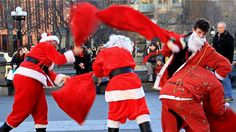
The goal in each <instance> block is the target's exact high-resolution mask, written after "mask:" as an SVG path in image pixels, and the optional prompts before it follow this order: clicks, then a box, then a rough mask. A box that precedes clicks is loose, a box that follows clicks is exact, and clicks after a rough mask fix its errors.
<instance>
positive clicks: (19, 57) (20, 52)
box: [7, 47, 27, 95]
mask: <svg viewBox="0 0 236 132" xmlns="http://www.w3.org/2000/svg"><path fill="white" fill-rule="evenodd" d="M26 53H27V51H25V50H24V48H21V47H20V48H18V49H17V51H16V53H15V54H14V55H13V57H12V60H11V62H10V65H11V70H10V71H9V75H8V76H7V82H8V86H9V87H8V95H13V92H14V88H13V87H14V86H13V83H12V80H13V78H14V72H15V71H16V69H17V68H18V67H19V66H20V64H21V63H22V62H23V61H24V58H25V54H26ZM10 72H11V73H10ZM10 76H11V77H10Z"/></svg>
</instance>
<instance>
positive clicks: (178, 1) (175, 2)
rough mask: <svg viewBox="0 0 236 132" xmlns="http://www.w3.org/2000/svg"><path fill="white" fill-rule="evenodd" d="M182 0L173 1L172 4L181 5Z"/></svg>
mask: <svg viewBox="0 0 236 132" xmlns="http://www.w3.org/2000/svg"><path fill="white" fill-rule="evenodd" d="M181 3H182V0H173V4H181Z"/></svg>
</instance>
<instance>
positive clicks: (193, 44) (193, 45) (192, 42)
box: [188, 32, 206, 52]
mask: <svg viewBox="0 0 236 132" xmlns="http://www.w3.org/2000/svg"><path fill="white" fill-rule="evenodd" d="M205 42H206V38H205V37H204V38H200V37H199V36H198V35H197V34H196V33H195V32H193V33H192V34H191V35H190V37H189V39H188V48H189V50H190V51H192V52H197V51H198V50H200V49H201V47H202V46H203V45H204V43H205Z"/></svg>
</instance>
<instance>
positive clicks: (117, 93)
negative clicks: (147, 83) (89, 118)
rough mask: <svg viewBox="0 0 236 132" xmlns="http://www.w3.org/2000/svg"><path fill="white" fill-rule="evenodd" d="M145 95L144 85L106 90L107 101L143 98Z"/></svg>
mask: <svg viewBox="0 0 236 132" xmlns="http://www.w3.org/2000/svg"><path fill="white" fill-rule="evenodd" d="M144 96H145V93H144V91H143V87H140V88H136V89H129V90H114V91H106V92H105V100H106V102H113V101H121V100H129V99H141V98H143V97H144Z"/></svg>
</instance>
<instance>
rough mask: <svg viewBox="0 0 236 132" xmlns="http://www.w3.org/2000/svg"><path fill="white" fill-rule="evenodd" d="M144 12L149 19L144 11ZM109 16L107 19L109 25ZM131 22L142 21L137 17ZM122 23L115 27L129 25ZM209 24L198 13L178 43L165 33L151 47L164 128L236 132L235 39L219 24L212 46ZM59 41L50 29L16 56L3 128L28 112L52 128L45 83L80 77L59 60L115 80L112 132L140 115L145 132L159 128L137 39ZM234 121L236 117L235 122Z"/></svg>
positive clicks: (110, 90)
mask: <svg viewBox="0 0 236 132" xmlns="http://www.w3.org/2000/svg"><path fill="white" fill-rule="evenodd" d="M81 6H82V5H81ZM113 8H117V9H120V8H122V7H121V6H117V7H116V6H114V7H111V8H109V9H111V10H113ZM124 8H125V9H127V8H128V7H124ZM80 9H83V8H81V7H80ZM109 9H108V10H105V11H108V12H105V13H104V12H100V13H101V14H99V15H98V16H100V17H101V16H102V15H104V14H105V15H106V16H107V17H108V18H109V15H108V14H109ZM122 9H123V8H122ZM128 10H129V9H128ZM136 12H137V11H134V12H129V13H131V14H132V13H136ZM103 13H104V14H103ZM107 13H108V14H107ZM119 15H121V16H122V15H123V14H122V13H120V14H119ZM136 15H137V14H136ZM133 16H135V15H133ZM139 16H140V17H141V19H142V16H141V15H140V14H139ZM100 17H99V19H100V20H101V21H103V20H104V21H105V18H104V17H101V18H100ZM111 17H112V16H111ZM124 19H125V18H124ZM141 19H140V21H142V20H141ZM145 19H146V18H145ZM108 20H110V19H108ZM130 20H131V19H130ZM109 22H112V21H109ZM109 22H108V23H106V24H108V25H109ZM116 22H118V21H116ZM126 22H127V23H128V21H126ZM113 24H114V23H113ZM115 24H117V25H119V26H124V25H120V24H119V23H115ZM132 24H133V25H134V26H133V27H135V24H136V23H132ZM117 25H113V26H114V27H116V28H118V29H119V28H122V27H119V26H117ZM144 26H146V25H144ZM209 27H210V23H209V22H208V21H207V20H206V19H204V18H200V19H197V20H196V22H195V24H194V25H193V28H192V31H191V32H190V33H188V34H186V35H181V36H178V35H176V34H175V37H176V36H177V38H176V40H175V41H173V40H168V41H167V42H166V43H164V44H162V40H163V38H162V37H163V36H158V35H157V36H156V37H159V38H158V39H153V40H152V41H151V43H150V45H148V47H147V49H146V51H145V57H144V63H145V65H146V66H147V74H148V80H149V81H154V80H155V84H154V88H157V89H159V90H160V95H159V99H160V101H161V103H162V111H161V123H162V130H163V131H164V132H177V131H180V129H185V131H187V132H193V131H196V132H209V131H212V132H218V131H219V132H220V131H221V130H222V129H224V130H225V131H230V132H231V131H232V132H233V131H235V129H236V128H235V126H234V125H232V124H235V123H236V114H235V112H233V111H232V110H231V109H230V107H229V104H228V103H227V102H230V101H233V98H232V92H231V90H232V85H230V79H229V74H230V72H231V70H232V67H231V63H232V58H233V48H234V46H233V37H232V36H231V35H230V34H229V32H228V31H227V30H225V28H226V24H225V23H224V22H219V23H218V26H217V30H218V32H217V34H216V36H215V37H214V39H213V46H211V44H209V43H208V42H207V40H206V34H207V32H208V30H209ZM151 28H153V27H152V26H151ZM147 29H148V28H147ZM147 29H144V30H147ZM160 30H161V29H160ZM137 32H143V31H140V30H139V31H137ZM163 34H165V35H166V34H168V35H169V34H170V32H167V31H166V30H165V32H163ZM171 34H172V35H173V34H174V33H171ZM178 42H180V45H178ZM58 44H59V39H58V37H57V36H54V35H49V34H46V33H43V34H42V38H41V40H40V42H39V43H38V44H37V45H35V47H34V48H33V49H32V50H30V52H28V51H24V49H22V48H21V49H19V50H18V51H17V53H16V55H15V56H14V57H13V59H12V63H11V65H12V69H16V71H15V72H14V79H13V85H14V89H15V95H14V102H13V107H12V111H11V113H10V114H9V115H8V116H7V118H6V121H5V122H4V124H3V125H2V126H1V127H0V132H9V131H10V130H12V129H13V128H15V127H17V126H19V125H20V124H21V123H22V122H23V121H24V120H25V119H26V118H27V117H28V116H29V115H32V117H33V119H34V122H35V129H36V132H46V126H47V124H48V118H47V111H48V107H47V102H46V97H45V93H44V89H43V88H44V87H45V86H54V85H57V86H63V84H66V82H67V81H68V80H69V79H76V78H70V77H69V76H67V75H63V74H57V73H55V72H54V71H53V66H54V63H55V64H57V65H63V64H66V63H74V68H75V69H76V74H77V75H78V76H80V74H82V75H84V74H85V73H87V72H90V71H93V76H92V77H91V80H92V78H97V80H98V81H97V84H100V83H101V81H102V78H107V79H108V84H107V87H106V89H105V101H106V102H107V103H108V107H109V108H108V117H107V127H108V132H118V131H119V125H120V124H123V123H125V122H126V120H127V119H129V120H135V121H136V123H137V124H138V125H139V128H140V130H141V132H152V128H151V123H150V121H151V119H150V111H149V109H148V106H147V103H146V99H145V93H144V90H143V87H142V82H141V80H140V78H139V77H138V75H137V74H136V73H135V72H134V68H135V66H136V63H135V60H134V58H133V56H132V52H133V49H134V48H133V47H134V43H133V42H132V41H131V39H130V38H128V37H126V36H123V35H111V36H110V37H109V41H108V42H107V43H106V44H102V45H99V47H98V48H97V50H96V49H95V48H93V49H88V48H86V47H85V46H84V45H76V46H74V48H72V49H70V50H67V51H65V52H64V53H59V52H58V51H57V46H58ZM164 51H165V52H164ZM164 57H168V60H167V61H165V59H164ZM210 70H211V71H210ZM154 76H156V78H154ZM22 82H27V83H22ZM92 82H94V81H92ZM75 83H76V81H75ZM86 83H89V84H91V81H80V85H81V86H84V87H86V86H88V85H86ZM221 83H222V84H221ZM89 86H92V87H95V85H89ZM71 87H73V86H71ZM77 90H80V89H77ZM63 98H70V97H63ZM73 101H74V100H73ZM83 103H86V102H83ZM73 108H77V107H73ZM71 109H72V108H71ZM71 111H73V112H74V111H76V110H71ZM67 114H68V115H70V114H71V113H67ZM73 114H75V113H73ZM229 121H231V122H232V123H231V124H229V123H228V122H229ZM217 123H218V124H219V123H220V124H221V125H217Z"/></svg>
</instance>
